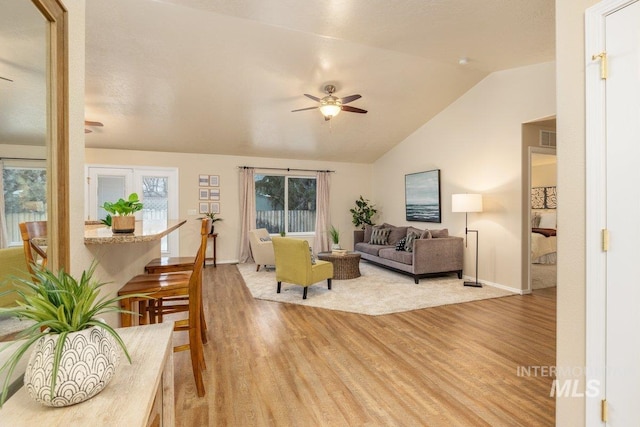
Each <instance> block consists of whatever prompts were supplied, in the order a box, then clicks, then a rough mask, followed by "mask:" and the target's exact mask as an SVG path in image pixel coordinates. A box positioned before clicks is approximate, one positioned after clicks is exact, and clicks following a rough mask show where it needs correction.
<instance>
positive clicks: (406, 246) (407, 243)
mask: <svg viewBox="0 0 640 427" xmlns="http://www.w3.org/2000/svg"><path fill="white" fill-rule="evenodd" d="M418 237H419V236H418V235H417V234H416V233H411V234H409V235H408V236H407V237H406V239H407V240H406V241H405V243H404V250H405V251H407V252H413V242H414V241H415V240H416V239H417V238H418Z"/></svg>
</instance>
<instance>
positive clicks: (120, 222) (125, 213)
mask: <svg viewBox="0 0 640 427" xmlns="http://www.w3.org/2000/svg"><path fill="white" fill-rule="evenodd" d="M142 207H143V206H142V202H140V200H139V199H138V194H137V193H131V194H129V197H128V198H127V200H125V199H119V200H118V201H117V202H115V203H112V202H104V204H103V205H102V208H103V209H104V210H105V211H107V212H109V214H110V215H109V216H110V221H111V231H113V232H114V233H133V232H134V231H135V229H136V217H135V216H133V214H134V213H136V212H138V211H139V210H141V209H142ZM114 215H115V216H114ZM108 221H109V219H107V220H106V221H104V222H105V223H106V222H108Z"/></svg>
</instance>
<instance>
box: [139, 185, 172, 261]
mask: <svg viewBox="0 0 640 427" xmlns="http://www.w3.org/2000/svg"><path fill="white" fill-rule="evenodd" d="M142 200H143V204H144V207H143V209H142V220H143V221H144V220H151V219H164V220H167V219H169V177H166V176H143V177H142ZM160 246H161V251H162V252H167V250H168V243H167V236H164V237H163V238H162V241H161V243H160Z"/></svg>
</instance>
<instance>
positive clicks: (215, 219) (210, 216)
mask: <svg viewBox="0 0 640 427" xmlns="http://www.w3.org/2000/svg"><path fill="white" fill-rule="evenodd" d="M216 215H218V214H217V213H216V212H207V213H206V214H204V216H206V217H208V218H211V222H212V223H214V222H216V221H222V218H218V217H217V216H216Z"/></svg>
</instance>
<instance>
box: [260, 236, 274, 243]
mask: <svg viewBox="0 0 640 427" xmlns="http://www.w3.org/2000/svg"><path fill="white" fill-rule="evenodd" d="M260 241H261V242H270V241H271V237H270V236H267V237H261V238H260Z"/></svg>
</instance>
